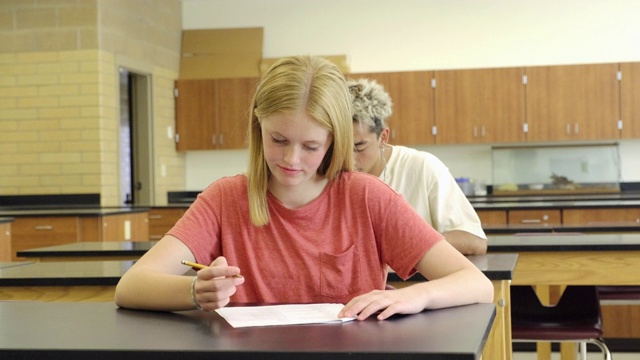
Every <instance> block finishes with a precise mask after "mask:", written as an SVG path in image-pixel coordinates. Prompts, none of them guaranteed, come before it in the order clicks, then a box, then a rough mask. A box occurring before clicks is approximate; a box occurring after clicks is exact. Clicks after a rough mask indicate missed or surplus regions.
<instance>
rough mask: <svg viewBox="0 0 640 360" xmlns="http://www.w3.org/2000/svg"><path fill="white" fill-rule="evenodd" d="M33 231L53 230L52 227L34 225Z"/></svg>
mask: <svg viewBox="0 0 640 360" xmlns="http://www.w3.org/2000/svg"><path fill="white" fill-rule="evenodd" d="M33 228H34V229H35V230H53V226H52V225H36V226H34V227H33Z"/></svg>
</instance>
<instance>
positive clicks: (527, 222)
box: [520, 219, 542, 224]
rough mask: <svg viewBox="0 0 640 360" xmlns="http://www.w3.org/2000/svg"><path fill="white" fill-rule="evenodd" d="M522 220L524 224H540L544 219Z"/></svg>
mask: <svg viewBox="0 0 640 360" xmlns="http://www.w3.org/2000/svg"><path fill="white" fill-rule="evenodd" d="M520 222H521V223H523V224H538V223H540V222H542V221H541V220H540V219H522V220H520Z"/></svg>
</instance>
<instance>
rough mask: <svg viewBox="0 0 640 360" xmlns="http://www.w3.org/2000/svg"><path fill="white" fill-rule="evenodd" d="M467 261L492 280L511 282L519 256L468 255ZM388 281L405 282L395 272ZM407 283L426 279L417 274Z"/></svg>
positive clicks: (389, 275)
mask: <svg viewBox="0 0 640 360" xmlns="http://www.w3.org/2000/svg"><path fill="white" fill-rule="evenodd" d="M467 259H469V260H471V262H472V263H473V264H474V265H475V266H476V267H478V269H480V270H482V273H484V274H485V275H486V276H487V277H488V278H489V279H490V280H511V279H512V278H513V269H514V268H515V267H516V261H517V259H518V254H487V255H468V256H467ZM387 281H391V282H398V281H403V280H402V279H401V278H400V277H399V276H398V274H396V273H395V272H389V274H388V275H387ZM407 281H426V279H425V277H424V276H422V274H420V273H416V274H414V275H413V276H412V277H411V278H409V279H408V280H407Z"/></svg>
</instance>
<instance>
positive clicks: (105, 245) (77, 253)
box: [16, 241, 157, 258]
mask: <svg viewBox="0 0 640 360" xmlns="http://www.w3.org/2000/svg"><path fill="white" fill-rule="evenodd" d="M156 243H157V242H156V241H87V242H78V243H71V244H64V245H56V246H47V247H42V248H34V249H27V250H20V251H18V252H17V253H16V255H17V256H18V257H25V258H42V257H46V258H56V257H64V258H68V257H82V258H91V257H109V256H113V257H118V256H142V255H144V254H145V253H146V252H147V251H149V249H151V247H152V246H153V245H155V244H156Z"/></svg>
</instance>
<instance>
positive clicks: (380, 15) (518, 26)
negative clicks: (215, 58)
mask: <svg viewBox="0 0 640 360" xmlns="http://www.w3.org/2000/svg"><path fill="white" fill-rule="evenodd" d="M182 14H183V21H182V23H183V28H184V29H213V28H234V27H263V28H264V44H263V57H280V56H287V55H297V54H310V55H346V56H347V58H348V62H349V65H350V68H351V71H352V72H373V71H403V70H427V69H432V70H436V69H462V68H483V67H509V66H526V65H529V66H532V65H560V64H579V63H603V62H625V61H640V46H638V39H640V21H637V17H638V14H640V1H637V0H607V1H603V0H535V1H517V0H183V12H182ZM421 149H422V150H428V151H430V152H432V153H434V154H435V155H436V156H438V157H440V158H441V159H442V160H443V161H444V162H445V163H446V164H447V165H448V166H449V168H450V170H451V172H452V173H453V174H454V176H463V175H464V176H473V177H475V178H476V179H479V180H483V181H486V182H488V183H491V181H492V176H491V148H490V146H430V147H428V148H421ZM620 150H621V158H622V159H621V162H622V167H623V169H622V180H623V181H640V161H639V160H637V157H636V158H635V159H634V155H635V154H638V153H640V140H627V141H622V142H621V146H620ZM246 158H247V156H246V152H245V151H239V150H238V151H209V152H190V153H187V156H186V162H187V174H186V176H187V189H188V190H201V189H203V188H204V187H205V186H207V185H208V184H209V183H210V182H211V181H213V180H215V179H217V178H219V177H221V176H225V175H231V174H235V173H239V172H243V171H244V169H245V168H246V164H247V160H246Z"/></svg>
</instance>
